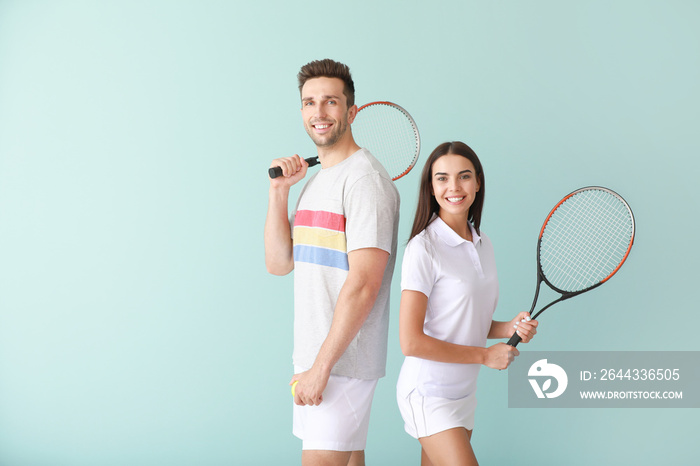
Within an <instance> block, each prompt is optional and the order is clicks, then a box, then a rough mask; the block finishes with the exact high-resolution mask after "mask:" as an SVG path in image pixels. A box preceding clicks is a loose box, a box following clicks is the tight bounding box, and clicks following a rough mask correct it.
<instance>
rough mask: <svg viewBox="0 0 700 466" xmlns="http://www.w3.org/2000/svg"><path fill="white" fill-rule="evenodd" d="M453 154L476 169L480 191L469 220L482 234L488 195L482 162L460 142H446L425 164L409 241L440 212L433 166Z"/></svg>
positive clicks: (471, 209) (470, 149) (438, 147)
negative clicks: (434, 190)
mask: <svg viewBox="0 0 700 466" xmlns="http://www.w3.org/2000/svg"><path fill="white" fill-rule="evenodd" d="M447 154H453V155H461V156H462V157H466V158H467V159H469V160H470V161H471V163H472V164H474V169H475V170H476V177H477V180H478V181H479V191H477V193H476V196H475V198H474V202H473V203H472V205H471V207H470V208H469V218H468V220H469V221H470V222H471V223H472V225H474V229H476V232H477V233H479V234H481V233H480V231H479V228H480V226H481V211H482V210H483V208H484V194H485V193H486V183H485V179H484V170H483V168H482V167H481V162H480V161H479V157H477V155H476V153H475V152H474V151H473V150H472V148H471V147H469V146H468V145H466V144H465V143H463V142H460V141H454V142H444V143H442V144H440V145H439V146H437V147H436V148H435V150H434V151H433V152H432V154H430V157H428V160H427V161H426V162H425V166H424V167H423V172H422V173H421V176H420V189H419V191H418V207H416V217H415V218H414V220H413V228H412V229H411V236H410V238H408V239H409V241H410V240H411V239H412V238H413V237H414V236H416V235H417V234H418V233H420V232H421V231H423V230H425V228H426V227H427V226H428V224H429V223H430V220H431V219H432V218H433V214H437V213H438V212H439V211H440V205H439V204H438V203H437V200H435V196H433V180H432V178H433V164H434V163H435V161H436V160H437V159H439V158H440V157H442V156H443V155H447Z"/></svg>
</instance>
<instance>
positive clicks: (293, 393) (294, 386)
mask: <svg viewBox="0 0 700 466" xmlns="http://www.w3.org/2000/svg"><path fill="white" fill-rule="evenodd" d="M298 383H299V381H298V380H296V381H295V382H294V383H293V384H292V396H293V397H296V396H297V395H296V393H295V392H294V389H295V388H296V386H297V384H298Z"/></svg>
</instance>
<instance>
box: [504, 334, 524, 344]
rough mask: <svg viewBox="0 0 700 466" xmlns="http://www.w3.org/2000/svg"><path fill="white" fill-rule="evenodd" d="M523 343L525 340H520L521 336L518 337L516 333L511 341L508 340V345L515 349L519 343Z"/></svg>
mask: <svg viewBox="0 0 700 466" xmlns="http://www.w3.org/2000/svg"><path fill="white" fill-rule="evenodd" d="M521 341H523V339H522V338H520V335H518V334H517V332H516V333H514V334H513V336H512V337H510V340H508V343H507V344H508V345H510V346H512V347H513V348H515V347H516V346H518V343H520V342H521Z"/></svg>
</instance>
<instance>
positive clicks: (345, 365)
mask: <svg viewBox="0 0 700 466" xmlns="http://www.w3.org/2000/svg"><path fill="white" fill-rule="evenodd" d="M399 204H400V199H399V193H398V190H397V189H396V186H394V182H393V181H392V180H391V178H390V177H389V175H388V174H387V172H386V170H385V169H384V167H382V165H381V164H380V163H379V162H378V161H377V159H375V158H374V157H373V156H372V155H371V154H370V153H369V151H368V150H366V149H360V150H359V151H357V152H355V153H354V154H353V155H351V156H350V157H348V158H347V159H345V160H344V161H342V162H340V163H338V164H336V165H334V166H332V167H330V168H326V169H323V170H321V171H319V172H317V173H316V174H315V175H313V176H312V177H311V178H310V179H309V181H308V182H307V183H306V185H305V186H304V188H303V189H302V191H301V194H300V195H299V200H298V201H297V206H296V209H295V210H294V212H292V216H291V217H290V222H291V225H292V237H293V241H294V356H293V359H294V365H295V366H299V367H302V368H305V369H309V368H311V366H312V365H313V363H314V361H315V359H316V356H317V355H318V351H319V349H320V348H321V345H322V344H323V342H324V340H325V339H326V337H327V336H328V332H329V331H330V328H331V322H332V320H333V312H334V310H335V305H336V302H337V299H338V295H339V294H340V289H341V288H342V286H343V284H344V283H345V279H346V277H347V275H348V269H349V267H348V253H349V252H351V251H354V250H356V249H363V248H379V249H382V250H384V251H387V252H388V253H389V254H390V256H389V262H388V263H387V266H386V270H385V271H384V278H383V280H382V286H381V289H380V291H379V295H378V296H377V300H376V301H375V304H374V307H373V308H372V311H371V312H370V314H369V316H368V317H367V320H366V321H365V323H364V325H363V326H362V328H361V329H360V331H359V332H358V334H357V336H356V337H355V338H354V339H353V341H352V342H351V343H350V345H349V346H348V348H347V350H346V351H345V353H344V354H343V356H342V357H341V358H340V360H339V361H338V362H337V363H336V365H335V367H334V368H333V370H332V372H331V373H332V374H335V375H343V376H347V377H353V378H356V379H378V378H380V377H383V376H384V375H385V372H386V355H387V336H388V328H389V292H390V286H391V277H392V275H393V272H394V264H395V262H396V243H397V236H398V224H399Z"/></svg>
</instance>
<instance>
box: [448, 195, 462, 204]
mask: <svg viewBox="0 0 700 466" xmlns="http://www.w3.org/2000/svg"><path fill="white" fill-rule="evenodd" d="M446 199H447V200H448V201H449V202H454V203H457V202H462V201H463V200H464V196H462V197H448V198H446Z"/></svg>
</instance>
